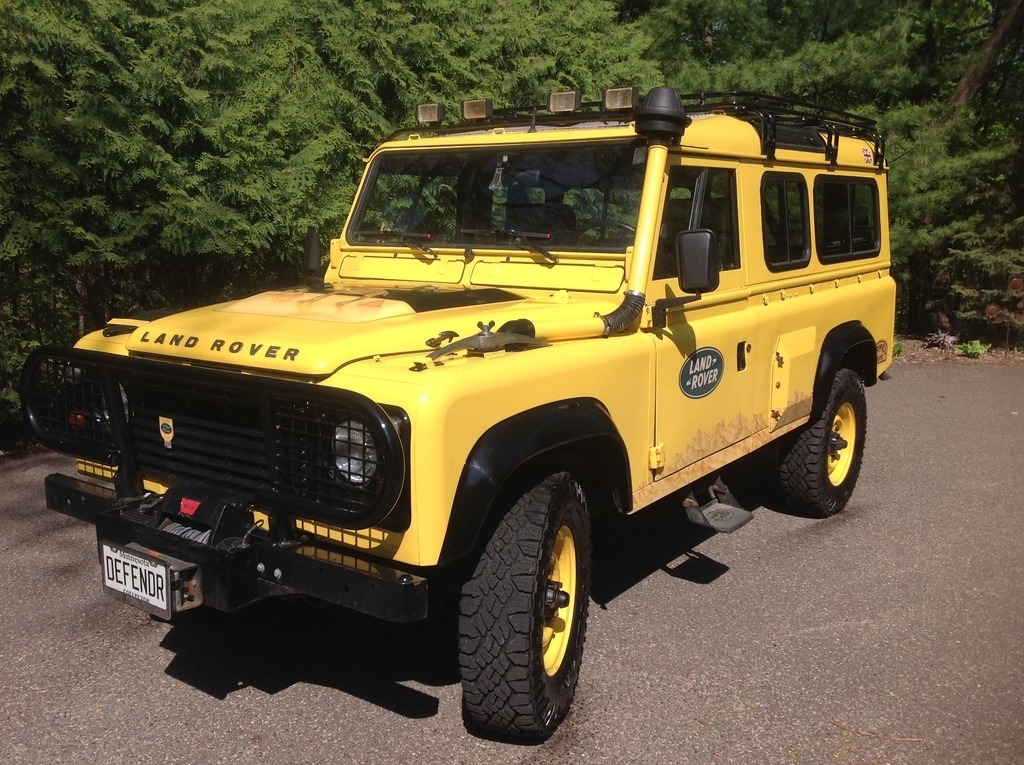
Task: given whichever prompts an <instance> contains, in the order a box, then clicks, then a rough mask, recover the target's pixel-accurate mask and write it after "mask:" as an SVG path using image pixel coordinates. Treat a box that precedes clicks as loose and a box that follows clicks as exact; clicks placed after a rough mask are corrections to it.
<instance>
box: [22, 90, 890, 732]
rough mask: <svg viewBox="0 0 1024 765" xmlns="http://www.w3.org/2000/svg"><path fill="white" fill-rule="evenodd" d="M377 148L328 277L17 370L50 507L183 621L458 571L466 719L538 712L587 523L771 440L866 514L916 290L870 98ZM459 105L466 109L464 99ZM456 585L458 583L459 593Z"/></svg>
mask: <svg viewBox="0 0 1024 765" xmlns="http://www.w3.org/2000/svg"><path fill="white" fill-rule="evenodd" d="M419 122H420V124H419V126H418V127H417V128H415V129H410V130H403V131H400V132H398V133H395V134H394V135H392V136H391V137H390V138H388V140H387V141H386V142H385V143H384V144H383V145H382V146H380V148H378V149H377V150H376V151H374V152H373V154H372V155H371V156H370V158H369V160H368V163H367V166H366V171H365V175H364V178H363V180H362V183H361V185H360V187H359V189H358V193H357V195H356V198H355V201H354V204H353V207H352V210H351V213H350V215H349V217H348V221H347V223H346V226H345V228H344V230H343V231H342V232H341V233H340V235H339V236H338V238H336V239H332V240H331V242H330V253H329V254H330V263H329V265H327V267H326V272H324V271H323V266H322V265H321V254H320V248H319V235H318V234H317V233H316V232H315V230H314V231H312V232H311V236H310V237H308V238H307V239H308V241H307V262H308V263H312V264H313V267H314V268H317V269H319V270H318V271H317V272H316V273H317V278H316V279H315V282H316V283H315V284H314V285H313V286H311V287H307V288H303V289H295V290H284V291H275V292H269V293H265V294H260V295H256V296H254V297H249V298H246V299H242V300H238V301H234V302H230V303H224V304H221V305H214V306H210V307H206V308H200V309H196V310H190V311H185V312H182V313H175V314H170V315H166V316H163V317H161V318H156V319H153V320H149V321H143V320H141V319H118V320H114V321H112V322H110V324H108V325H107V326H106V327H105V328H104V329H103V330H101V331H97V332H94V333H92V334H90V335H87V336H85V337H83V338H82V339H81V340H80V341H79V342H78V343H77V345H76V346H75V348H73V349H61V348H47V349H42V350H39V351H38V352H36V353H34V354H33V355H32V356H31V358H30V359H29V361H28V362H27V363H26V366H25V369H24V374H23V378H22V387H21V395H22V400H23V404H24V409H25V412H26V416H27V419H28V422H29V423H30V425H31V427H32V428H33V429H34V432H35V435H36V436H37V437H38V439H39V440H40V441H41V442H42V443H43V444H45V445H46V446H49V447H51V448H53V449H56V450H59V451H62V452H66V453H68V454H70V455H73V456H75V457H77V458H78V472H79V473H80V475H78V476H65V475H59V474H55V475H51V476H50V477H49V478H48V479H47V481H46V497H47V504H48V506H49V507H50V508H52V509H54V510H57V511H60V512H63V513H67V514H70V515H73V516H75V517H79V518H82V519H85V520H88V521H90V522H93V523H95V525H96V531H97V537H98V549H99V558H100V563H101V568H102V577H103V586H104V588H105V589H106V590H108V591H109V592H110V594H111V595H112V596H114V597H116V598H119V599H121V600H123V601H125V602H126V603H129V604H131V605H133V606H137V607H140V608H143V609H145V610H147V611H149V612H151V613H153V614H156V615H158V616H161V617H164V618H170V617H172V616H173V615H174V614H175V613H176V612H179V611H183V610H185V609H191V608H195V607H197V606H200V605H205V606H209V607H212V608H215V609H220V610H223V611H232V610H235V609H238V608H241V607H243V606H245V605H247V604H250V603H253V602H255V601H258V600H260V599H262V598H267V597H272V596H279V595H289V594H296V593H301V594H305V595H308V596H313V597H315V598H319V599H322V600H324V601H329V602H330V603H335V604H340V605H342V606H346V607H348V608H352V609H355V610H357V611H361V612H364V613H367V614H373V615H376V616H378V617H380V618H382V619H386V620H391V621H400V622H405V621H412V620H418V619H423V618H425V617H426V616H427V613H428V605H433V604H434V599H433V597H432V596H434V595H437V594H439V591H441V590H444V589H446V585H449V587H448V589H455V590H456V592H458V594H459V635H458V641H459V642H458V646H459V656H460V669H461V674H462V686H463V698H464V704H465V710H466V713H467V718H468V719H469V720H471V721H472V722H473V723H475V724H476V725H478V726H481V727H482V728H485V729H490V730H496V731H500V732H503V733H506V734H514V735H522V736H533V737H544V736H547V735H549V734H550V733H551V732H552V731H553V730H554V729H555V727H556V726H557V725H558V724H559V722H560V721H561V720H562V719H563V718H564V717H565V715H566V713H567V711H568V709H569V705H570V702H571V700H572V698H573V694H574V692H575V689H576V684H577V678H578V675H579V671H580V663H581V659H582V655H583V640H584V633H585V630H586V621H587V607H588V601H589V584H590V579H591V529H592V526H593V524H594V522H595V521H596V520H598V519H600V518H601V517H602V516H603V515H605V514H609V515H613V514H616V513H620V514H628V513H634V512H636V511H638V510H640V509H642V508H644V507H645V506H648V505H650V504H651V503H653V502H655V501H656V500H659V499H661V498H664V497H666V496H667V495H669V494H675V496H676V497H677V498H678V500H679V512H681V513H682V512H685V513H687V515H688V516H689V518H690V520H692V521H693V522H695V523H699V524H703V525H705V526H709V527H711V528H713V529H716V530H718V531H733V530H735V529H736V528H738V527H739V526H741V525H742V524H743V523H744V522H746V521H747V520H749V519H750V518H751V513H750V510H749V508H744V507H741V506H740V505H739V504H738V503H737V502H736V501H735V500H734V499H733V496H732V495H731V493H730V492H729V491H728V490H727V488H726V487H725V486H724V484H723V482H722V481H721V480H720V478H719V471H720V470H722V469H723V468H724V467H726V466H727V465H729V464H730V463H733V462H735V461H736V460H737V459H739V458H741V457H743V456H744V455H748V454H750V453H752V452H754V451H755V450H757V449H759V448H760V447H762V446H765V445H766V444H769V443H770V442H777V443H775V444H774V447H773V449H772V452H773V453H774V452H775V451H777V453H778V454H779V455H780V457H779V465H778V474H779V480H780V485H781V489H782V496H783V497H784V498H785V499H786V501H787V502H788V503H789V506H790V507H791V508H792V509H793V510H795V511H797V512H800V513H803V514H810V515H816V516H828V515H831V514H833V513H837V512H839V511H840V510H842V509H843V506H844V505H845V504H846V503H847V500H848V499H849V498H850V494H851V492H852V491H853V488H854V483H855V482H856V480H857V475H858V472H859V470H860V467H861V457H862V454H863V449H864V433H865V430H864V429H865V420H866V410H865V397H864V388H865V386H870V385H874V384H875V382H876V381H877V380H878V379H879V377H880V376H881V375H882V373H883V372H884V371H885V370H886V368H887V367H888V366H889V364H890V361H891V347H892V336H893V316H894V297H895V285H894V282H893V280H892V278H891V277H890V274H889V266H890V255H889V239H888V227H887V206H886V165H885V159H884V151H883V148H884V146H883V141H882V138H881V136H880V134H879V132H878V131H877V129H876V128H875V126H874V123H873V122H871V121H870V120H867V119H863V118H860V117H857V116H854V115H852V114H847V113H840V112H834V111H828V110H824V109H820V108H818V107H814V106H808V105H805V104H800V103H795V102H791V101H783V100H779V99H775V98H770V97H765V96H757V95H752V94H703V95H699V96H681V95H680V94H679V93H677V92H676V91H675V90H674V89H671V88H665V87H662V88H655V89H654V90H652V91H651V92H650V93H648V94H647V95H646V97H645V98H644V100H643V101H642V102H641V100H640V98H639V96H638V94H637V92H636V90H635V89H633V88H620V89H614V90H609V91H606V92H605V93H604V95H603V98H602V100H601V102H600V103H583V102H582V101H581V97H580V94H579V93H578V92H563V93H554V94H552V95H551V96H550V99H549V103H548V104H547V105H546V107H535V108H533V107H531V108H528V109H510V110H494V109H493V108H492V106H491V104H490V103H489V102H488V101H466V102H464V103H463V115H462V118H461V119H459V120H452V119H448V118H446V117H445V115H444V110H443V109H442V107H441V105H440V104H424V105H422V106H421V107H420V109H419ZM456 123H457V124H456ZM452 583H455V585H454V587H452V586H450V585H452Z"/></svg>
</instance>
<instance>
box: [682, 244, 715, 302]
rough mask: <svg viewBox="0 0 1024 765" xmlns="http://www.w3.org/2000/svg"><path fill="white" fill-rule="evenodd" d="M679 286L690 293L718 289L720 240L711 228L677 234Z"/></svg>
mask: <svg viewBox="0 0 1024 765" xmlns="http://www.w3.org/2000/svg"><path fill="white" fill-rule="evenodd" d="M676 263H677V265H678V268H679V288H680V289H681V290H682V291H683V292H686V293H689V294H691V295H692V294H697V293H700V292H713V291H714V290H716V289H718V240H717V239H716V237H715V232H714V231H712V230H711V229H707V228H701V229H694V230H691V231H680V232H679V234H678V235H677V236H676Z"/></svg>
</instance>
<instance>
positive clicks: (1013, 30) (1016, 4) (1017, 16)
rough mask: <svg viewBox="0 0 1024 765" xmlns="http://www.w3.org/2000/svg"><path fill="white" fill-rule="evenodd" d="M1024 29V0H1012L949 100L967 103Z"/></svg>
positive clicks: (985, 81)
mask: <svg viewBox="0 0 1024 765" xmlns="http://www.w3.org/2000/svg"><path fill="white" fill-rule="evenodd" d="M1022 29H1024V0H1012V2H1011V3H1010V7H1009V8H1007V9H1006V13H1004V14H1003V15H1002V17H1001V18H1000V19H999V20H998V21H997V22H996V25H995V29H993V30H992V34H991V35H989V38H988V39H987V40H985V44H984V45H983V46H981V55H980V56H979V58H978V59H977V60H976V61H975V62H974V63H973V64H971V65H970V66H969V67H967V71H966V72H964V74H963V77H961V78H960V81H959V82H958V83H957V84H956V90H954V91H953V96H952V98H950V99H949V102H950V103H951V104H953V105H954V106H967V104H969V103H970V102H971V100H972V99H973V98H974V96H976V95H977V93H978V91H979V90H981V89H982V87H984V85H985V83H987V82H988V81H989V78H991V77H992V73H993V72H994V71H995V68H996V64H997V63H999V55H1000V54H1001V53H1002V51H1003V48H1005V47H1006V45H1007V44H1008V43H1009V42H1010V41H1011V40H1012V39H1013V38H1014V37H1016V36H1017V35H1019V34H1020V33H1021V30H1022Z"/></svg>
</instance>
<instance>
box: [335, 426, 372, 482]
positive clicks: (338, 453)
mask: <svg viewBox="0 0 1024 765" xmlns="http://www.w3.org/2000/svg"><path fill="white" fill-rule="evenodd" d="M377 462H378V452H377V444H376V443H374V441H373V436H371V435H370V434H369V433H368V432H367V430H366V427H365V426H364V425H363V423H361V422H359V420H345V421H344V422H343V423H341V424H340V425H338V426H337V427H336V428H335V429H334V465H335V467H337V468H338V472H339V473H341V477H342V478H344V479H345V480H346V481H348V482H349V483H351V484H353V485H355V486H365V485H366V484H367V483H369V482H370V479H372V478H373V476H374V475H375V474H376V473H377Z"/></svg>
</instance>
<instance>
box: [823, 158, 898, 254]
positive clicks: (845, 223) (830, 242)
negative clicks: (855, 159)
mask: <svg viewBox="0 0 1024 765" xmlns="http://www.w3.org/2000/svg"><path fill="white" fill-rule="evenodd" d="M880 241H881V232H880V230H879V224H878V187H877V186H876V185H875V183H874V182H873V181H871V180H862V179H859V178H834V177H829V178H824V177H823V178H816V179H815V181H814V242H815V245H816V246H817V248H818V258H819V259H820V260H821V261H822V262H823V263H831V262H833V261H837V260H853V259H854V258H870V257H873V256H875V255H877V254H878V251H879V242H880Z"/></svg>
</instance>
